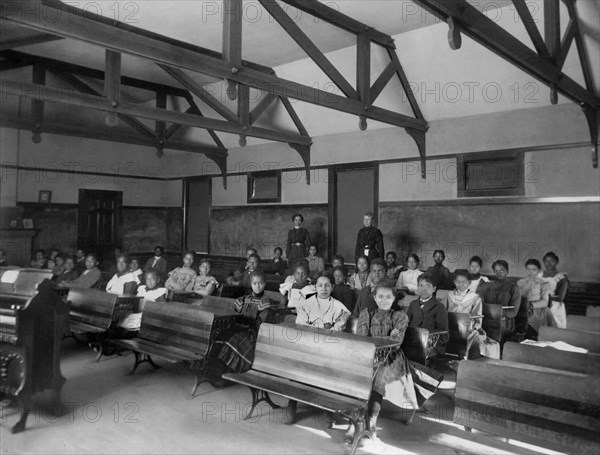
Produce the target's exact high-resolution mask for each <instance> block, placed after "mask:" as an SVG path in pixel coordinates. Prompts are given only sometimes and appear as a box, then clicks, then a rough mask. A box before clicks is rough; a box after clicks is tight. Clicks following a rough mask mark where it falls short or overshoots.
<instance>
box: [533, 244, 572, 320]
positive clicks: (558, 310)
mask: <svg viewBox="0 0 600 455" xmlns="http://www.w3.org/2000/svg"><path fill="white" fill-rule="evenodd" d="M543 262H544V268H545V270H544V271H543V272H542V273H540V276H541V277H542V278H543V279H544V280H546V281H547V282H548V284H549V285H550V301H551V304H550V310H551V311H552V315H553V316H554V320H555V321H556V325H557V327H559V328H561V329H566V328H567V311H566V307H565V298H566V296H567V291H568V289H569V278H567V274H566V273H564V272H559V271H558V270H556V266H557V265H558V262H559V261H558V256H557V255H556V254H555V253H554V252H552V251H550V252H548V253H546V254H545V255H544V258H543Z"/></svg>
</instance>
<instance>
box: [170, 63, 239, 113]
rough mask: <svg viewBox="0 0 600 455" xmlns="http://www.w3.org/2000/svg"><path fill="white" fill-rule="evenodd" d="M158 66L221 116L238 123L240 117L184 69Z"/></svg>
mask: <svg viewBox="0 0 600 455" xmlns="http://www.w3.org/2000/svg"><path fill="white" fill-rule="evenodd" d="M158 66H160V67H161V68H162V69H163V70H164V71H165V72H166V73H167V74H168V75H169V76H171V77H172V78H173V79H175V80H176V81H177V82H179V83H180V84H181V85H183V86H184V87H185V88H186V89H188V90H189V91H190V92H191V93H193V94H194V95H196V96H197V97H198V98H200V100H202V101H203V102H204V103H206V104H208V105H209V106H210V107H211V108H212V109H213V110H214V111H215V112H216V113H217V114H219V115H220V116H221V117H223V118H225V119H227V120H229V121H230V122H236V123H239V121H240V119H239V118H238V116H237V115H235V114H234V113H233V112H231V110H229V108H228V107H227V106H225V105H224V104H223V103H221V101H219V100H218V99H217V98H215V97H214V96H212V95H211V94H210V93H209V92H208V91H207V90H206V89H205V88H204V87H202V85H200V84H199V83H197V82H196V81H195V80H194V79H192V77H191V76H189V75H188V74H186V73H185V72H184V71H182V70H180V69H179V68H173V67H170V66H168V65H162V64H159V65H158Z"/></svg>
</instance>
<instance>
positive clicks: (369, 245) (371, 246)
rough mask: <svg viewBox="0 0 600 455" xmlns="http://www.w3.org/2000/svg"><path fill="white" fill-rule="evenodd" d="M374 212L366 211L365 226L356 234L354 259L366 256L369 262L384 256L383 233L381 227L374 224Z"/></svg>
mask: <svg viewBox="0 0 600 455" xmlns="http://www.w3.org/2000/svg"><path fill="white" fill-rule="evenodd" d="M373 218H375V215H374V214H373V212H367V213H365V216H364V217H363V224H364V227H363V228H361V229H360V230H359V231H358V235H357V236H356V248H355V250H354V261H355V262H356V260H357V259H358V257H359V256H363V255H364V256H366V257H367V258H369V262H371V260H373V259H375V258H383V257H385V256H384V250H383V234H382V233H381V231H380V230H379V229H377V228H376V227H375V226H373Z"/></svg>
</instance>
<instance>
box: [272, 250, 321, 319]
mask: <svg viewBox="0 0 600 455" xmlns="http://www.w3.org/2000/svg"><path fill="white" fill-rule="evenodd" d="M279 292H281V294H282V295H284V296H285V298H286V302H287V306H288V307H289V308H296V307H297V306H298V305H300V304H301V303H302V302H304V300H306V299H307V298H309V297H311V296H312V295H313V294H315V293H316V292H317V290H316V289H315V287H314V286H313V285H311V284H310V281H309V280H308V266H307V265H306V264H305V263H304V262H302V261H298V262H297V263H296V265H295V266H294V274H293V275H290V276H288V277H287V278H286V279H285V281H284V282H283V283H281V284H280V285H279Z"/></svg>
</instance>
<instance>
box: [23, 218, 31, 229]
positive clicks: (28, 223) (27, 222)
mask: <svg viewBox="0 0 600 455" xmlns="http://www.w3.org/2000/svg"><path fill="white" fill-rule="evenodd" d="M23 227H24V228H25V229H33V220H32V219H31V218H23Z"/></svg>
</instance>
